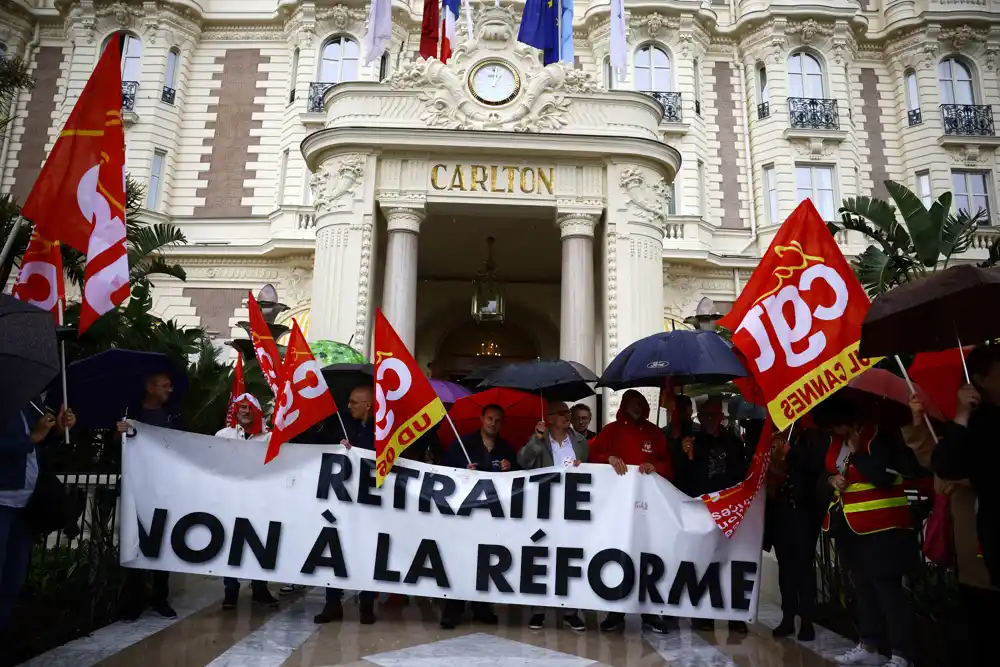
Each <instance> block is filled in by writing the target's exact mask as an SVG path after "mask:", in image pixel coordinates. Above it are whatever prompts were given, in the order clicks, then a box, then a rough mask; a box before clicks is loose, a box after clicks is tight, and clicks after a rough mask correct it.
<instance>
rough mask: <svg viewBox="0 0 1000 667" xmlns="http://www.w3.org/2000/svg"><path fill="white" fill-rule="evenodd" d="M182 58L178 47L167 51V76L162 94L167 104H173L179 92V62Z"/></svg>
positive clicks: (162, 98)
mask: <svg viewBox="0 0 1000 667" xmlns="http://www.w3.org/2000/svg"><path fill="white" fill-rule="evenodd" d="M180 58H181V52H180V51H178V50H177V49H176V48H174V49H170V50H169V51H167V76H166V78H164V80H163V94H162V95H161V96H160V99H161V100H163V101H164V102H166V103H167V104H173V103H174V98H175V96H176V94H177V90H176V89H177V63H178V62H179V61H180Z"/></svg>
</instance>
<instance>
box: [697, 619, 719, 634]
mask: <svg viewBox="0 0 1000 667" xmlns="http://www.w3.org/2000/svg"><path fill="white" fill-rule="evenodd" d="M691 627H692V628H694V629H695V630H701V631H702V632H715V621H713V620H712V619H710V618H692V619H691Z"/></svg>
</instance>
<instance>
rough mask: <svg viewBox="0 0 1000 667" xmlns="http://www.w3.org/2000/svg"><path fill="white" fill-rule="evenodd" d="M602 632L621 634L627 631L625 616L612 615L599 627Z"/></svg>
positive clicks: (606, 617)
mask: <svg viewBox="0 0 1000 667" xmlns="http://www.w3.org/2000/svg"><path fill="white" fill-rule="evenodd" d="M598 627H600V629H601V632H619V631H621V630H624V629H625V614H618V613H614V612H612V613H610V614H608V615H607V616H605V617H604V620H603V621H601V625H600V626H598Z"/></svg>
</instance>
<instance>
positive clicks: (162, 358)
mask: <svg viewBox="0 0 1000 667" xmlns="http://www.w3.org/2000/svg"><path fill="white" fill-rule="evenodd" d="M157 373H166V374H167V375H169V376H170V379H171V381H172V382H173V385H174V393H173V395H172V396H171V399H170V405H171V406H173V407H176V405H177V404H179V400H180V397H181V395H182V394H183V393H184V391H185V390H186V389H187V380H186V378H185V377H184V376H183V375H182V374H181V373H179V372H178V371H177V369H176V368H175V367H174V365H173V364H172V363H171V362H170V359H169V358H168V357H167V355H165V354H160V353H159V352H137V351H135V350H121V349H117V348H115V349H111V350H105V351H104V352H99V353H98V354H95V355H93V356H92V357H86V358H85V359H80V360H78V361H74V362H73V363H71V364H70V365H69V367H68V368H67V369H66V384H67V387H66V389H67V391H68V392H69V406H70V407H71V408H73V412H74V413H75V414H76V420H77V423H78V424H80V425H81V426H83V427H85V428H111V427H113V426H114V425H115V424H116V423H117V422H118V420H120V419H121V418H122V416H124V414H125V411H126V410H130V411H132V412H130V413H129V414H130V415H131V416H134V414H135V413H134V411H135V409H136V408H137V407H138V406H139V403H141V402H142V397H143V394H144V393H145V391H146V379H147V378H148V377H149V376H151V375H155V374H157ZM49 393H50V395H51V394H52V393H53V392H52V391H51V390H50V392H49ZM57 393H58V394H62V390H61V389H59V390H58V391H57ZM50 404H51V402H50Z"/></svg>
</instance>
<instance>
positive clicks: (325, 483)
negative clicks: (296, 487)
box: [316, 454, 354, 503]
mask: <svg viewBox="0 0 1000 667" xmlns="http://www.w3.org/2000/svg"><path fill="white" fill-rule="evenodd" d="M334 466H336V468H337V469H336V470H334ZM353 467H354V466H352V465H351V459H349V458H347V457H346V456H344V455H343V454H323V459H322V461H320V465H319V479H318V480H317V481H316V498H318V499H319V500H328V499H329V498H330V489H333V493H334V494H335V495H336V496H337V500H339V501H340V502H342V503H349V502H353V501H352V500H351V494H350V493H348V492H347V485H346V482H347V480H349V479H351V473H352V471H353Z"/></svg>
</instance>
